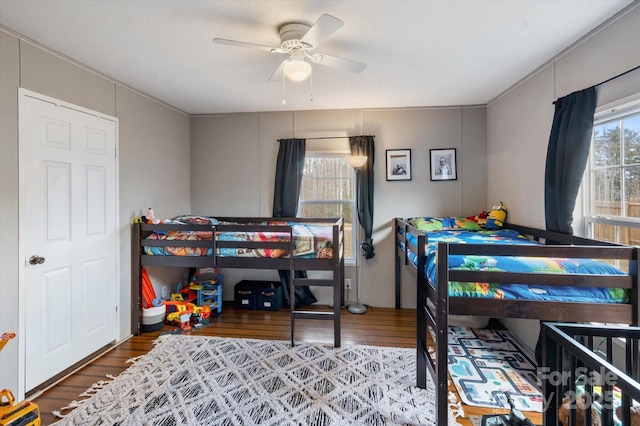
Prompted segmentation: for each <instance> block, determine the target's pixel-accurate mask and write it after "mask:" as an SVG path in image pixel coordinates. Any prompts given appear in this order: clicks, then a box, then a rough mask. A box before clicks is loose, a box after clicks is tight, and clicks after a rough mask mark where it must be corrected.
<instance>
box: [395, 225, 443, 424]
mask: <svg viewBox="0 0 640 426" xmlns="http://www.w3.org/2000/svg"><path fill="white" fill-rule="evenodd" d="M405 231H406V228H405ZM405 235H406V234H405ZM424 245H425V237H424V235H418V259H419V260H418V271H416V290H417V292H416V315H417V318H416V333H417V339H416V340H417V342H418V343H417V345H416V350H417V354H416V367H417V369H418V372H417V373H418V374H417V386H418V387H419V388H421V389H426V388H427V357H428V356H429V351H428V347H429V345H428V337H427V332H428V327H427V312H426V309H427V285H429V283H428V282H426V278H424V275H421V274H420V272H419V271H420V265H422V268H423V270H424V267H425V264H426V262H425V260H423V257H424ZM421 252H422V255H420V253H421ZM397 253H398V250H397V248H396V267H397V268H398V269H399V265H398V264H397V263H398V261H399V258H400V257H399V256H398V255H397ZM396 297H398V294H397V293H396ZM396 308H397V306H396ZM436 418H437V417H436Z"/></svg>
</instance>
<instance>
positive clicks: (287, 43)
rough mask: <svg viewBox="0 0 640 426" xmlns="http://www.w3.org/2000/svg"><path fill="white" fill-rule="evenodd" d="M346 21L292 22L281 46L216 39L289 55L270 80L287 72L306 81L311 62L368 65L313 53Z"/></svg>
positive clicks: (284, 31)
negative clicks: (310, 24)
mask: <svg viewBox="0 0 640 426" xmlns="http://www.w3.org/2000/svg"><path fill="white" fill-rule="evenodd" d="M343 25H344V22H342V21H341V20H340V19H338V18H336V17H334V16H331V15H326V14H325V15H322V16H321V17H320V18H319V19H318V20H317V21H316V22H315V24H313V25H312V26H311V27H310V26H308V25H305V24H301V23H289V24H284V25H282V26H281V27H280V29H279V32H280V46H277V47H272V46H264V45H261V44H253V43H246V42H243V41H237V40H228V39H224V38H214V39H213V42H214V43H217V44H226V45H229V46H239V47H249V48H252V49H259V50H264V51H267V52H271V53H280V54H285V55H288V56H289V57H288V58H287V59H285V60H284V61H282V63H281V64H280V66H279V67H278V68H277V69H276V70H275V71H274V72H273V74H271V77H269V80H278V79H280V78H282V75H283V73H284V75H285V76H286V77H287V78H289V79H290V80H293V81H302V80H305V79H306V78H307V77H309V75H311V64H318V65H324V66H327V67H333V68H339V69H343V70H346V71H351V72H354V73H360V72H362V71H363V70H364V69H365V68H366V67H367V64H364V63H362V62H358V61H354V60H351V59H344V58H338V57H337V56H331V55H326V54H324V53H315V52H312V51H313V50H314V49H315V48H316V47H317V46H318V45H319V44H320V43H322V42H323V41H324V40H326V39H328V38H329V37H331V36H332V35H333V34H334V33H335V32H336V31H338V30H339V29H340V28H342V26H343Z"/></svg>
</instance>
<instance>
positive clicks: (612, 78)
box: [551, 65, 640, 105]
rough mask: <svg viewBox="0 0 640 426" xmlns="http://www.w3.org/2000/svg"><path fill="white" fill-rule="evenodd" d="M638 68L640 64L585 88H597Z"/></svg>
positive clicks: (554, 102)
mask: <svg viewBox="0 0 640 426" xmlns="http://www.w3.org/2000/svg"><path fill="white" fill-rule="evenodd" d="M638 69H640V65H638V66H636V67H633V68H631V69H629V70H626V71H624V72H621V73H620V74H618V75H614V76H613V77H611V78H608V79H606V80H604V81H601V82H600V83H598V84H594V85H593V86H589V87H587V88H586V89H583V90H587V89H591V88H592V87H594V88H595V87H598V86H602V85H603V84H606V83H608V82H610V81H612V80H615V79H616V78H620V77H622V76H623V75H627V74H629V73H631V72H634V71H636V70H638ZM558 99H560V98H558ZM556 101H557V99H556V100H555V101H553V102H551V103H552V104H553V105H555V104H556Z"/></svg>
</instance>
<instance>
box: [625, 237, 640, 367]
mask: <svg viewBox="0 0 640 426" xmlns="http://www.w3.org/2000/svg"><path fill="white" fill-rule="evenodd" d="M639 261H640V248H638V247H634V248H633V259H632V260H631V261H630V262H629V274H630V275H631V276H632V277H633V278H632V279H633V285H632V286H631V288H630V289H629V300H631V315H632V320H633V321H634V323H633V325H635V326H639V325H640V308H639V307H638V303H640V301H639V300H638V297H640V294H638V272H639V271H638V270H639V268H640V264H638V262H639ZM632 342H633V343H632V344H631V345H630V344H629V343H627V346H631V352H632V353H631V359H632V365H631V366H630V367H631V371H629V370H627V373H630V375H631V376H632V377H640V360H638V357H639V356H640V352H639V350H638V341H637V340H635V339H633V340H632ZM627 368H628V367H627Z"/></svg>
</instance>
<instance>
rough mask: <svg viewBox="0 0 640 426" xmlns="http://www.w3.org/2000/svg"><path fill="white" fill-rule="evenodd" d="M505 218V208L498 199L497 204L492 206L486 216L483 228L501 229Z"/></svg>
mask: <svg viewBox="0 0 640 426" xmlns="http://www.w3.org/2000/svg"><path fill="white" fill-rule="evenodd" d="M506 219H507V208H506V207H505V206H504V204H502V201H500V205H499V206H493V207H492V208H491V211H490V212H489V216H487V222H486V223H485V224H484V228H485V229H492V230H494V229H502V227H503V226H504V222H505V221H506Z"/></svg>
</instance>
